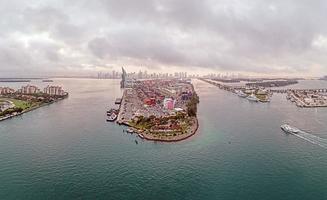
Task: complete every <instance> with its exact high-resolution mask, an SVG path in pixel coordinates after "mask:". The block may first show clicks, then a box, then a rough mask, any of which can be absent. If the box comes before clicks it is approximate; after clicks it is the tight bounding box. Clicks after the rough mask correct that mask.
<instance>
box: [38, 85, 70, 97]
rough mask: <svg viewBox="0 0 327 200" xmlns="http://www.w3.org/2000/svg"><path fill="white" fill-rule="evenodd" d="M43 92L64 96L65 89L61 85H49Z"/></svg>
mask: <svg viewBox="0 0 327 200" xmlns="http://www.w3.org/2000/svg"><path fill="white" fill-rule="evenodd" d="M43 92H44V93H45V94H49V95H57V96H63V95H65V91H64V90H63V89H62V87H60V86H49V85H48V86H47V87H45V88H44V90H43Z"/></svg>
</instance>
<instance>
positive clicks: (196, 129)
mask: <svg viewBox="0 0 327 200" xmlns="http://www.w3.org/2000/svg"><path fill="white" fill-rule="evenodd" d="M195 120H196V126H195V129H193V130H192V131H191V133H190V134H187V135H185V136H184V137H180V138H177V137H178V136H173V137H175V138H169V139H164V138H160V139H159V138H158V139H157V138H151V137H148V136H147V135H146V134H143V133H137V135H138V136H139V137H140V135H142V137H140V138H141V139H145V140H148V141H154V142H180V141H183V140H186V139H188V138H190V137H192V136H193V135H195V134H196V132H197V131H198V129H199V121H198V119H197V118H195Z"/></svg>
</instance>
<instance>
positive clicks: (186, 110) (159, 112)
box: [117, 79, 199, 142]
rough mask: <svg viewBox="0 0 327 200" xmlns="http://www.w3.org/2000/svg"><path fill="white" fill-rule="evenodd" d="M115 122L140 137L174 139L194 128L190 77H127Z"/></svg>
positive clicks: (194, 102)
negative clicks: (141, 78)
mask: <svg viewBox="0 0 327 200" xmlns="http://www.w3.org/2000/svg"><path fill="white" fill-rule="evenodd" d="M124 86H125V89H124V94H123V98H122V100H121V105H120V109H119V113H118V119H117V123H119V124H124V125H127V126H129V127H130V129H129V132H135V133H137V134H138V135H139V137H140V138H143V139H147V140H152V141H161V142H177V141H181V140H184V139H186V138H189V137H191V136H192V135H194V134H195V133H196V131H197V129H198V126H199V124H198V120H197V116H196V115H197V105H198V103H199V97H198V95H197V94H196V92H195V90H194V87H193V85H192V83H191V81H190V80H179V79H154V80H128V83H126V84H124Z"/></svg>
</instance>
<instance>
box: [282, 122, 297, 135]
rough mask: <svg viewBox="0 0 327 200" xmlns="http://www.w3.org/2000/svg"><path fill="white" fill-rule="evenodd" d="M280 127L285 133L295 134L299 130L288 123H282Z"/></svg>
mask: <svg viewBox="0 0 327 200" xmlns="http://www.w3.org/2000/svg"><path fill="white" fill-rule="evenodd" d="M280 128H281V129H282V130H283V131H284V132H285V133H289V134H297V133H299V132H300V129H298V128H296V127H292V126H290V125H288V124H283V125H281V126H280Z"/></svg>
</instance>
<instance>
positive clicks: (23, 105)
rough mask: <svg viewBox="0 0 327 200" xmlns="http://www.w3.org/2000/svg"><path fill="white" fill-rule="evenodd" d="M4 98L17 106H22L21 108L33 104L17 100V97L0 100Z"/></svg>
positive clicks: (26, 107) (29, 106)
mask: <svg viewBox="0 0 327 200" xmlns="http://www.w3.org/2000/svg"><path fill="white" fill-rule="evenodd" d="M4 100H8V101H11V102H13V103H14V104H15V106H16V107H17V108H22V109H23V110H25V109H28V108H31V107H32V106H35V105H33V104H32V103H30V102H27V101H22V100H18V99H0V101H4Z"/></svg>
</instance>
